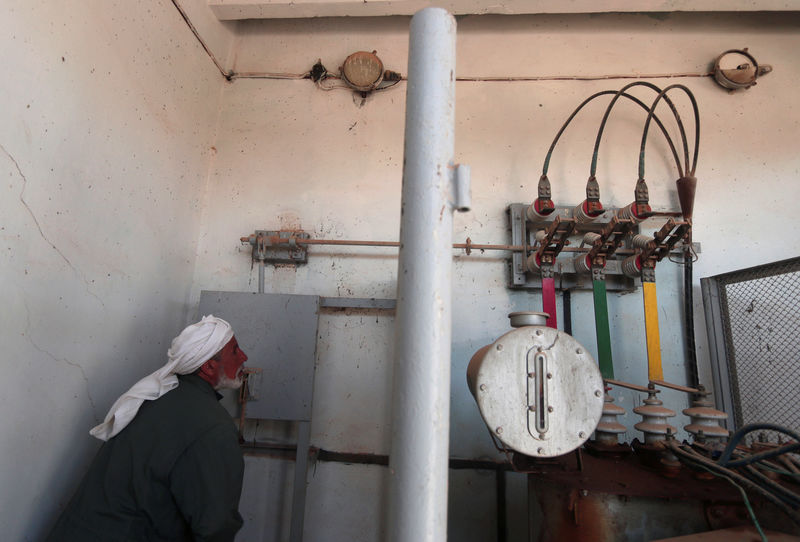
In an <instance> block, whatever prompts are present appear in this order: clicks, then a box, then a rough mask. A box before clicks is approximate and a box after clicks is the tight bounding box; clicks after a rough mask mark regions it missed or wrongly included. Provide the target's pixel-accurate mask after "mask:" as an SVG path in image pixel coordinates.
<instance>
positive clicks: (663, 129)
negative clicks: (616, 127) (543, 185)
mask: <svg viewBox="0 0 800 542" xmlns="http://www.w3.org/2000/svg"><path fill="white" fill-rule="evenodd" d="M607 94H616V95H618V96H622V97H625V98H628V99H629V100H631V101H633V102H634V103H636V104H638V105H639V106H641V107H642V108H643V109H644V110H645V111H647V112H648V113H650V111H651V110H650V108H649V107H647V104H645V103H644V102H643V101H641V100H640V99H639V98H636V97H635V96H632V95H630V94H626V93H624V92H623V93H622V94H620V93H619V92H618V91H616V90H604V91H602V92H598V93H596V94H592V95H591V96H589V97H588V98H586V99H585V100H584V101H583V103H581V104H580V105H579V106H578V107H577V108H576V109H575V111H573V112H572V114H571V115H570V116H569V118H567V120H566V121H565V122H564V124H563V125H562V126H561V129H560V130H559V131H558V133H557V134H556V136H555V138H554V139H553V143H552V144H551V145H550V149H549V150H548V151H547V156H545V159H544V165H543V166H542V175H547V170H548V169H549V168H550V158H551V156H552V155H553V150H555V147H556V144H557V143H558V140H559V138H561V135H562V134H563V133H564V130H566V129H567V126H569V123H570V122H572V119H574V118H575V116H576V115H577V114H578V113H579V112H580V110H581V109H583V107H584V106H585V105H586V104H588V103H589V102H591V101H592V100H594V99H595V98H598V97H600V96H604V95H607ZM653 119H654V120H655V121H656V124H657V125H658V127H659V128H661V132H662V133H663V134H664V137H665V138H666V140H667V143H668V144H669V148H670V150H671V151H672V156H673V157H674V158H675V165H676V166H677V167H678V173H679V174H680V176H681V177H683V168H682V167H681V162H680V158H678V151H677V150H676V149H675V144H674V143H673V141H672V138H671V137H670V135H669V132H667V129H666V127H665V126H664V124H663V123H662V122H661V119H659V118H658V115H655V114H654V115H653Z"/></svg>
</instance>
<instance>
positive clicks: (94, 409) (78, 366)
mask: <svg viewBox="0 0 800 542" xmlns="http://www.w3.org/2000/svg"><path fill="white" fill-rule="evenodd" d="M23 305H25V331H24V332H23V334H24V335H25V336H26V337H27V338H28V342H29V343H31V346H33V347H34V348H35V349H36V350H38V351H39V352H41V353H42V354H44V355H46V356H47V357H49V358H50V359H52V360H53V361H59V362H62V363H66V364H67V365H69V366H70V367H75V368H76V369H78V370H79V371H80V372H81V377H82V378H83V381H84V382H85V383H86V397H87V398H88V399H89V404H90V405H91V407H92V417H93V418H94V421H95V423H100V418H98V417H97V407H96V406H95V404H94V398H93V397H92V391H91V386H90V385H89V378H88V377H87V376H86V371H85V370H84V369H83V366H82V365H81V364H80V363H75V362H74V361H70V360H68V359H66V358H58V357H56V356H55V355H53V354H52V353H51V352H50V351H48V350H46V349H44V348H42V347H41V346H39V345H38V344H36V342H35V341H34V340H33V338H32V337H31V334H30V327H31V311H30V309H29V308H28V303H27V302H26V301H24V300H23Z"/></svg>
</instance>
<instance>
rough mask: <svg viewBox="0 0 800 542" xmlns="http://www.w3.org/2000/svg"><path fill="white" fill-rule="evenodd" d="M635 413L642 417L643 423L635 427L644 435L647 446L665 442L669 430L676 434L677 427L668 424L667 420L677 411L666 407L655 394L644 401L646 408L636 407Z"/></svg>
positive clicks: (651, 394)
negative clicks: (661, 441)
mask: <svg viewBox="0 0 800 542" xmlns="http://www.w3.org/2000/svg"><path fill="white" fill-rule="evenodd" d="M633 411H634V412H635V413H636V414H638V415H640V416H641V417H642V421H640V422H639V423H637V424H636V425H634V427H635V428H636V429H638V430H639V431H641V432H642V433H644V443H645V444H652V443H654V442H658V441H660V440H665V439H666V436H667V430H669V431H670V432H671V433H672V434H675V431H676V429H675V427H674V426H672V425H669V424H668V423H667V418H672V417H674V416H675V411H674V410H670V409H668V408H666V407H664V403H663V402H661V401H660V400H659V399H657V398H656V394H655V393H650V394H649V396H648V397H647V399H645V400H644V406H640V407H636V408H634V409H633Z"/></svg>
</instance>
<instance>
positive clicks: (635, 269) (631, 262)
mask: <svg viewBox="0 0 800 542" xmlns="http://www.w3.org/2000/svg"><path fill="white" fill-rule="evenodd" d="M622 272H623V274H624V275H625V276H626V277H630V278H632V279H635V278H637V277H639V276H640V275H641V274H642V262H641V261H640V260H639V256H638V255H636V254H634V255H633V256H628V257H627V258H625V260H623V262H622Z"/></svg>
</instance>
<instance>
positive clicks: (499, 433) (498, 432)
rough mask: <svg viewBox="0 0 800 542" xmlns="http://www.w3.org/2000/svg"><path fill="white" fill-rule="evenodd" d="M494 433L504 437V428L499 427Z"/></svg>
mask: <svg viewBox="0 0 800 542" xmlns="http://www.w3.org/2000/svg"><path fill="white" fill-rule="evenodd" d="M494 432H495V433H497V434H498V435H502V434H503V428H502V427H498V428H497V429H495V430H494Z"/></svg>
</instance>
